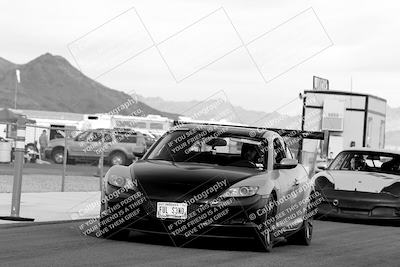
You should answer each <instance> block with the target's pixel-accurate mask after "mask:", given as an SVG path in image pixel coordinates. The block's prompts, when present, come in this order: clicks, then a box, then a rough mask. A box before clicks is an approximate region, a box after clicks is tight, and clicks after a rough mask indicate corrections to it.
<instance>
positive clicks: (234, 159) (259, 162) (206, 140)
mask: <svg viewBox="0 0 400 267" xmlns="http://www.w3.org/2000/svg"><path fill="white" fill-rule="evenodd" d="M266 147H267V146H266V142H265V141H262V140H257V139H254V138H250V137H249V136H247V137H246V136H239V135H234V134H230V133H228V132H220V131H214V130H212V131H210V130H209V129H191V130H181V129H180V130H176V131H172V132H170V133H168V134H167V135H165V136H164V137H163V138H162V139H161V140H160V141H159V142H158V143H157V145H156V146H155V147H154V148H153V149H152V150H151V151H150V153H149V154H148V155H147V157H146V159H150V160H166V161H173V162H197V163H206V164H218V165H223V166H227V165H230V166H237V167H247V168H260V169H262V168H264V166H265V158H266V155H265V149H264V148H266Z"/></svg>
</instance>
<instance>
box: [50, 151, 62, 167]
mask: <svg viewBox="0 0 400 267" xmlns="http://www.w3.org/2000/svg"><path fill="white" fill-rule="evenodd" d="M51 159H52V160H53V161H54V163H56V164H62V163H63V162H64V148H60V147H58V148H55V149H53V151H52V152H51Z"/></svg>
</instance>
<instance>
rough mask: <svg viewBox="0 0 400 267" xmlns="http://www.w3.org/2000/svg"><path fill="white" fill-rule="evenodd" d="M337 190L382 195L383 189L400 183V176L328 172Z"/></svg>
mask: <svg viewBox="0 0 400 267" xmlns="http://www.w3.org/2000/svg"><path fill="white" fill-rule="evenodd" d="M327 173H328V174H329V175H330V176H331V177H332V178H333V182H334V184H335V189H336V190H348V191H361V192H370V193H380V192H381V191H382V189H383V188H385V187H387V186H390V185H391V184H393V183H395V182H400V176H399V175H393V174H388V173H377V172H363V171H327Z"/></svg>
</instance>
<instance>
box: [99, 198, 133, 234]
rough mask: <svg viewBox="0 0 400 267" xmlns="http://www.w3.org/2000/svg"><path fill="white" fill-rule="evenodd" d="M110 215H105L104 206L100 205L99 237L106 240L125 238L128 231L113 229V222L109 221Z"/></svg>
mask: <svg viewBox="0 0 400 267" xmlns="http://www.w3.org/2000/svg"><path fill="white" fill-rule="evenodd" d="M112 215H113V214H107V213H106V212H105V205H104V204H101V208H100V218H99V230H100V235H99V236H101V237H103V238H106V239H120V238H124V237H127V236H128V235H129V230H128V229H124V228H119V227H115V220H112V219H111V218H112V217H111V216H112Z"/></svg>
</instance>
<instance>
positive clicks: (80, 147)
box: [68, 131, 91, 157]
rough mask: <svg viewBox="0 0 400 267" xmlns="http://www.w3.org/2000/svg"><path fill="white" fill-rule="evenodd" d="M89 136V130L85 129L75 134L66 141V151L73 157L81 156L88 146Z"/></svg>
mask: <svg viewBox="0 0 400 267" xmlns="http://www.w3.org/2000/svg"><path fill="white" fill-rule="evenodd" d="M90 136H91V132H90V131H85V132H82V133H80V134H79V135H78V136H76V137H75V138H74V139H73V140H72V141H71V142H69V143H68V153H69V155H70V156H73V157H82V156H83V155H85V150H86V148H87V146H88V143H87V140H88V138H89V137H90Z"/></svg>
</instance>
